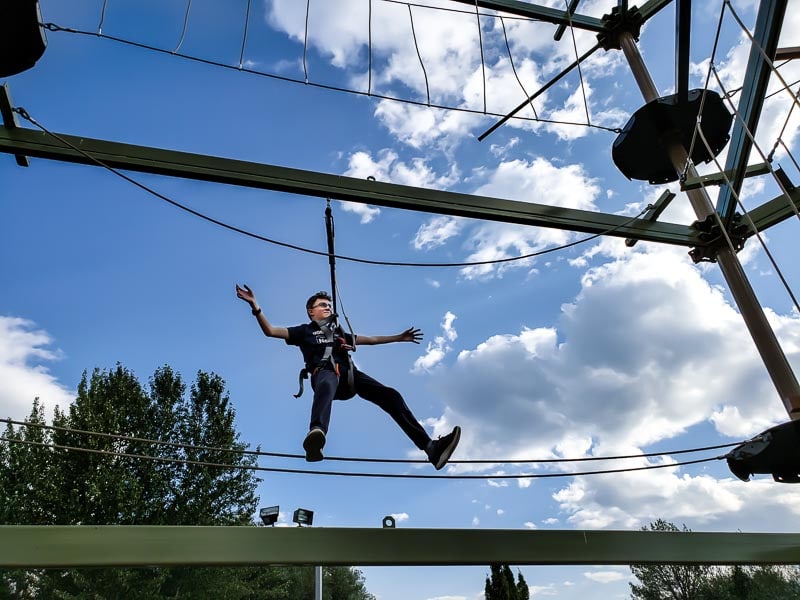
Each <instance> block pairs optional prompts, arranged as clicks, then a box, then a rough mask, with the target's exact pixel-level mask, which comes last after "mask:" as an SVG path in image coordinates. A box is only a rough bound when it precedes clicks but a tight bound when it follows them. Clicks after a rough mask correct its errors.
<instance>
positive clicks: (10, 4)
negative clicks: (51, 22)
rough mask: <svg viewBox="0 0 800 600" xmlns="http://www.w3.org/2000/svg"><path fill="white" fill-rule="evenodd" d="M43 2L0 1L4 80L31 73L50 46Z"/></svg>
mask: <svg viewBox="0 0 800 600" xmlns="http://www.w3.org/2000/svg"><path fill="white" fill-rule="evenodd" d="M41 21H42V14H41V12H40V11H39V0H0V77H8V76H9V75H16V74H17V73H22V72H23V71H27V70H28V69H30V68H31V67H32V66H33V65H35V64H36V61H37V60H39V58H40V57H41V56H42V54H44V49H45V46H47V38H46V37H45V32H44V27H42V25H40V23H41Z"/></svg>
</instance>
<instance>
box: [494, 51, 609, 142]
mask: <svg viewBox="0 0 800 600" xmlns="http://www.w3.org/2000/svg"><path fill="white" fill-rule="evenodd" d="M598 48H600V44H595V45H594V46H593V47H592V48H590V49H589V50H587V51H586V52H584V53H583V55H581V56H580V57H579V58H578V60H576V61H575V62H573V63H571V64H570V65H568V66H566V67H564V69H563V70H562V71H561V72H560V73H559V74H558V75H556V76H555V77H553V78H552V79H551V80H550V81H548V82H547V83H545V84H544V85H543V86H542V87H540V88H539V89H538V90H536V91H535V92H533V94H531V95H530V96H528V99H527V100H525V101H524V102H521V103H520V104H518V105H517V107H516V108H514V109H513V110H512V111H511V112H510V113H508V114H506V115H502V118H501V119H500V120H499V121H497V123H495V124H494V125H492V126H491V127H489V129H487V130H486V131H484V132H483V133H482V134H480V135H479V136H478V141H479V142H482V141H483V140H485V139H486V138H487V137H488V136H489V135H491V134H492V133H493V132H494V131H496V130H497V129H498V128H500V127H501V126H502V125H504V124H505V123H506V122H508V121H509V120H510V119H522V120H528V121H540V122H542V123H559V124H560V123H561V122H559V121H550V120H548V119H538V118H537V119H529V118H528V119H526V118H525V117H518V116H517V113H518V112H519V111H521V110H522V109H523V108H525V105H526V104H528V103H529V102H533V101H534V100H535V99H536V98H538V97H539V96H540V95H542V94H543V93H544V92H546V91H547V90H549V89H550V88H551V87H553V86H554V85H555V84H556V83H558V82H559V81H560V80H561V79H562V78H563V77H564V76H565V75H566V74H567V73H569V72H570V71H571V70H572V69H574V68H575V67H576V66H578V64H579V63H581V62H582V61H584V60H585V59H587V58H589V56H591V55H592V53H594V52H595V51H596V50H597V49H598ZM489 114H490V116H500V115H495V114H492V113H489ZM571 124H572V125H579V124H580V125H583V126H584V127H594V128H597V129H603V130H605V131H610V132H612V133H622V129H620V128H619V127H614V128H612V127H604V126H602V125H591V124H590V125H587V124H586V123H571Z"/></svg>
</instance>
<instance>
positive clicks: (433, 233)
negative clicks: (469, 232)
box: [411, 215, 464, 250]
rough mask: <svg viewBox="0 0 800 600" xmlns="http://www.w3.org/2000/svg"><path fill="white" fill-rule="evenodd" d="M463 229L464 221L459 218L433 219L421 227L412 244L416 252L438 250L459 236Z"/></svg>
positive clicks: (441, 217)
mask: <svg viewBox="0 0 800 600" xmlns="http://www.w3.org/2000/svg"><path fill="white" fill-rule="evenodd" d="M463 227H464V219H460V218H458V217H450V216H441V215H440V216H436V217H431V218H430V219H429V220H428V222H427V223H423V224H422V225H420V227H419V229H418V230H417V234H416V235H415V236H414V239H413V240H412V242H411V243H412V245H413V246H414V248H415V249H416V250H430V249H433V248H438V247H439V246H442V245H444V244H445V243H447V240H449V239H450V238H452V237H455V236H457V235H458V234H459V233H460V232H461V230H462V228H463Z"/></svg>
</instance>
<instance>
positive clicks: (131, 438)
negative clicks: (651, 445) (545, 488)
mask: <svg viewBox="0 0 800 600" xmlns="http://www.w3.org/2000/svg"><path fill="white" fill-rule="evenodd" d="M0 422H2V423H7V424H10V425H19V426H20V427H33V428H36V429H45V430H48V431H63V432H65V433H76V434H79V435H84V436H92V437H101V438H106V439H113V440H120V441H124V442H136V443H143V444H153V445H156V446H168V447H170V448H180V449H184V450H199V451H202V452H228V453H231V454H241V455H246V456H266V457H271V458H292V459H302V460H305V454H287V453H283V452H267V451H264V450H245V449H236V448H219V447H214V446H199V445H195V444H185V443H181V442H169V441H165V440H154V439H148V438H142V437H135V436H129V435H121V434H117V433H103V432H99V431H89V430H86V429H76V428H74V427H64V426H61V425H45V424H44V423H31V422H28V421H17V420H14V419H10V418H7V419H0ZM743 443H744V442H732V443H727V444H716V445H713V446H701V447H698V448H684V449H682V450H668V451H664V452H643V453H638V454H622V455H613V456H581V457H575V458H531V459H497V458H492V459H488V458H483V459H471V460H450V461H448V464H458V465H480V464H483V465H498V464H503V465H521V464H559V463H577V462H594V461H613V460H629V459H636V458H653V457H656V456H672V455H676V454H696V453H698V452H709V451H711V450H720V449H722V448H731V447H734V446H740V445H742V444H743ZM325 460H328V461H337V462H358V463H382V464H427V463H428V460H426V459H407V458H362V457H344V456H326V457H325Z"/></svg>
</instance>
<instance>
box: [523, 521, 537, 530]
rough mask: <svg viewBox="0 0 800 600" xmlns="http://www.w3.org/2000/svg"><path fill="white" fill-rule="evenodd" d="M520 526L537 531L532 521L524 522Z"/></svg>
mask: <svg viewBox="0 0 800 600" xmlns="http://www.w3.org/2000/svg"><path fill="white" fill-rule="evenodd" d="M522 526H523V527H524V528H525V529H538V527H537V526H536V523H534V522H532V521H525V523H523V525H522Z"/></svg>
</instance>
